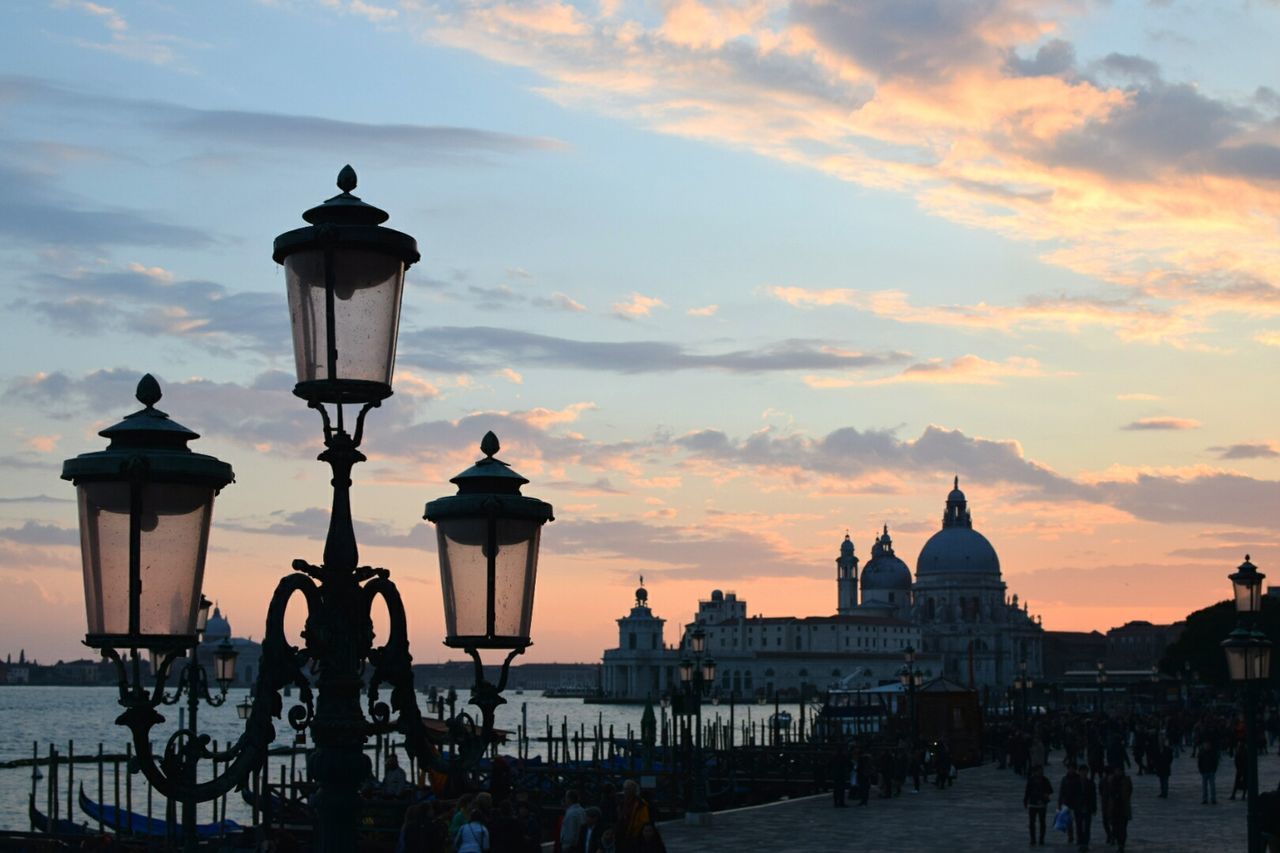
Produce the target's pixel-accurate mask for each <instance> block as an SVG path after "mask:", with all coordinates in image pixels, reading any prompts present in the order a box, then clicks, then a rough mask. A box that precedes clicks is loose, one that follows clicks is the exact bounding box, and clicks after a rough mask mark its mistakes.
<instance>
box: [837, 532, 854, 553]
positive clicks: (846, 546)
mask: <svg viewBox="0 0 1280 853" xmlns="http://www.w3.org/2000/svg"><path fill="white" fill-rule="evenodd" d="M840 556H841V557H852V556H853V540H852V539H850V538H849V534H848V533H846V534H845V535H844V541H843V542H841V543H840Z"/></svg>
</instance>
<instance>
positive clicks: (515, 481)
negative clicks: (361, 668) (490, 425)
mask: <svg viewBox="0 0 1280 853" xmlns="http://www.w3.org/2000/svg"><path fill="white" fill-rule="evenodd" d="M501 449H502V445H501V444H499V443H498V437H497V436H496V435H494V434H493V431H492V430H490V431H489V432H486V433H485V434H484V438H483V439H481V441H480V452H481V453H483V454H484V458H483V459H480V460H478V461H477V462H476V464H474V465H472V466H471V467H470V468H468V469H467V470H465V471H463V472H462V473H461V474H459V475H458V476H456V477H454V478H452V479H451V480H449V482H450V483H453V484H454V485H455V486H457V487H458V494H460V495H465V494H473V493H476V492H490V493H499V494H516V495H518V494H520V487H521V486H524V485H527V484H528V482H529V481H528V480H527V479H525V478H524V477H522V476H520V475H519V474H518V473H516V472H515V471H514V470H513V469H512V468H511V466H510V465H508V464H507V463H506V462H503V461H502V460H501V459H497V458H495V455H494V454H496V453H497V452H498V451H499V450H501Z"/></svg>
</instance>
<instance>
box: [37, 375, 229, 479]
mask: <svg viewBox="0 0 1280 853" xmlns="http://www.w3.org/2000/svg"><path fill="white" fill-rule="evenodd" d="M135 396H136V397H137V400H138V402H139V403H142V405H143V406H144V407H145V408H143V409H141V410H139V411H136V412H134V413H133V414H131V415H126V416H125V418H124V420H122V421H120V422H119V423H116V424H112V425H111V426H109V427H107V428H106V429H104V430H102V431H101V432H99V433H98V435H100V436H102V437H103V438H109V439H111V444H110V445H109V446H108V447H107V448H106V449H105V450H98V451H94V452H90V453H82V454H80V455H79V456H77V457H75V458H73V459H68V460H66V461H65V462H63V463H62V479H64V480H81V479H86V480H118V479H120V478H121V477H123V476H129V475H130V474H131V473H133V472H135V471H136V470H139V469H137V468H136V463H137V462H138V461H140V460H145V462H146V475H147V476H148V477H150V478H151V479H155V480H167V481H178V482H193V483H205V484H208V485H212V486H213V487H214V488H215V489H221V488H222V487H223V486H225V485H227V484H228V483H231V482H233V481H234V480H235V475H234V474H233V473H232V470H231V466H230V465H229V464H227V463H226V462H223V461H222V460H220V459H218V458H217V457H215V456H209V455H207V454H204V453H196V452H194V451H193V450H191V448H189V447H187V442H188V441H191V440H192V439H195V438H199V437H200V435H199V433H196V432H195V431H193V430H190V429H187V428H186V427H185V426H183V425H182V424H180V423H178V422H177V421H175V420H173V419H171V418H170V417H169V415H168V414H166V413H165V412H162V411H160V410H159V409H157V408H156V407H155V404H156V403H158V402H160V398H161V397H162V396H163V394H162V393H161V391H160V383H159V382H157V381H156V379H155V377H154V376H152V375H151V374H150V373H148V374H146V375H144V376H143V377H142V379H141V380H139V381H138V388H137V392H136V394H135Z"/></svg>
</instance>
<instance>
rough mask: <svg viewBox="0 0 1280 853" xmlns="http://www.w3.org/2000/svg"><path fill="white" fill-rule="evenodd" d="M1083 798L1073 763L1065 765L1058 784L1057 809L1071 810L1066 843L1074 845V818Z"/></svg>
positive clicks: (1082, 789)
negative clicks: (1064, 771) (1065, 768)
mask: <svg viewBox="0 0 1280 853" xmlns="http://www.w3.org/2000/svg"><path fill="white" fill-rule="evenodd" d="M1083 797H1084V786H1083V785H1081V783H1080V774H1079V773H1077V772H1076V766H1075V764H1074V763H1072V764H1068V765H1067V772H1066V774H1065V775H1064V776H1063V777H1062V781H1061V782H1059V783H1058V808H1059V809H1061V808H1063V807H1066V808H1068V809H1070V810H1071V821H1070V822H1069V823H1068V824H1067V843H1068V844H1074V843H1075V834H1076V833H1075V816H1076V813H1077V812H1078V811H1079V810H1080V800H1081V799H1082V798H1083Z"/></svg>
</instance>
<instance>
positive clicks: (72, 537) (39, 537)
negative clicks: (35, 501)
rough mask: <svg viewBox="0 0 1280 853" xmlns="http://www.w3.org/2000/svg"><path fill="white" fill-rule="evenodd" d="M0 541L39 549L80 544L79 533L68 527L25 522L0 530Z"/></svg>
mask: <svg viewBox="0 0 1280 853" xmlns="http://www.w3.org/2000/svg"><path fill="white" fill-rule="evenodd" d="M0 539H3V540H5V541H7V542H13V543H15V544H17V545H35V546H41V547H48V546H60V545H68V546H71V545H74V546H78V545H79V544H80V532H79V531H78V530H76V529H74V528H70V527H59V526H58V525H56V524H41V523H39V522H36V521H26V522H24V523H23V525H22V526H21V527H2V528H0Z"/></svg>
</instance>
